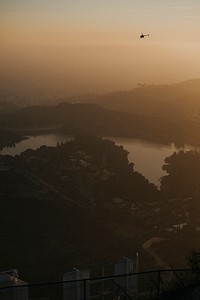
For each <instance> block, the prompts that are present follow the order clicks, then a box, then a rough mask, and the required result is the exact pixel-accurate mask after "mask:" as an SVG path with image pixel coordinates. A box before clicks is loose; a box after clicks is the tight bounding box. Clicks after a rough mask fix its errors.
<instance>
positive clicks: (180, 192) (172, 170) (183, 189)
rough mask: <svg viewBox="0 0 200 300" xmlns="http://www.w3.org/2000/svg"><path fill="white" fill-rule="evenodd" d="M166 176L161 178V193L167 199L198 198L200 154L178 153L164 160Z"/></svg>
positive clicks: (199, 192)
mask: <svg viewBox="0 0 200 300" xmlns="http://www.w3.org/2000/svg"><path fill="white" fill-rule="evenodd" d="M163 170H165V171H166V172H167V173H168V175H166V176H164V177H162V178H161V191H162V192H163V193H165V194H166V195H167V196H168V197H181V198H187V197H192V198H193V199H196V200H198V199H199V197H200V152H199V151H198V150H190V151H186V152H184V151H179V152H178V153H176V152H175V153H174V154H173V155H171V156H170V157H167V158H166V159H165V165H164V166H163Z"/></svg>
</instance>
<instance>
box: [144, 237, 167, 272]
mask: <svg viewBox="0 0 200 300" xmlns="http://www.w3.org/2000/svg"><path fill="white" fill-rule="evenodd" d="M166 240H168V239H166V238H159V237H153V238H151V239H149V240H147V241H146V242H144V244H143V245H142V248H143V249H144V250H145V251H146V252H147V253H149V254H150V255H151V256H152V257H153V258H154V259H155V261H156V263H157V264H158V265H159V266H160V267H161V268H163V269H168V268H169V264H168V263H167V262H165V261H164V260H163V258H162V257H161V256H160V255H159V254H158V253H157V252H156V251H155V250H154V249H153V248H152V245H153V244H155V243H160V242H162V241H166Z"/></svg>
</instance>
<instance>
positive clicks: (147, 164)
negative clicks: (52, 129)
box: [0, 134, 194, 186]
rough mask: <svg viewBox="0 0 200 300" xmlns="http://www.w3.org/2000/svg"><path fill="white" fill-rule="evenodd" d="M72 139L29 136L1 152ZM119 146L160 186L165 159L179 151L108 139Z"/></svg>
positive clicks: (19, 150) (135, 140) (121, 139)
mask: <svg viewBox="0 0 200 300" xmlns="http://www.w3.org/2000/svg"><path fill="white" fill-rule="evenodd" d="M70 139H72V137H70V136H69V137H66V136H64V135H60V134H47V135H38V136H29V137H28V139H27V140H24V141H21V142H20V143H17V144H16V145H15V147H13V148H4V149H3V150H2V151H0V154H2V155H6V154H8V155H13V156H14V155H17V154H20V153H21V152H23V151H25V150H26V149H33V150H35V149H37V148H39V147H40V146H42V145H46V146H56V144H57V143H60V142H65V141H68V140H70ZM108 139H110V140H113V141H114V142H115V143H116V144H117V145H122V146H123V147H124V149H126V150H127V151H128V152H129V156H128V157H129V161H130V162H133V163H134V169H135V170H136V171H138V172H140V173H142V174H143V175H144V176H145V177H146V178H147V179H148V180H149V181H150V182H152V183H154V184H156V185H157V186H159V179H160V177H161V176H163V175H165V174H166V173H165V172H164V171H163V170H162V166H163V165H164V159H165V158H166V157H168V156H170V155H171V154H173V153H174V152H175V151H179V150H180V148H179V149H177V148H176V147H175V146H174V144H170V145H162V144H156V143H151V142H147V141H143V140H138V139H128V138H117V137H108ZM181 149H183V150H191V149H194V147H192V146H187V145H185V146H184V147H182V148H181Z"/></svg>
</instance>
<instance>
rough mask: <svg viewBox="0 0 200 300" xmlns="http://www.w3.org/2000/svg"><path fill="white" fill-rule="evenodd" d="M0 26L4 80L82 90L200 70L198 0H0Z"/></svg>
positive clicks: (196, 74) (9, 84)
mask: <svg viewBox="0 0 200 300" xmlns="http://www.w3.org/2000/svg"><path fill="white" fill-rule="evenodd" d="M0 28H1V29H0V30H1V31H0V38H1V42H0V52H1V53H0V54H1V55H0V87H6V88H13V87H15V88H16V87H18V88H24V87H26V88H36V87H39V88H40V87H41V88H60V89H65V90H66V91H67V92H68V94H75V93H76V94H78V93H85V92H94V91H97V92H106V91H110V90H120V89H130V88H132V87H134V86H136V85H137V83H171V82H179V81H182V80H186V79H191V78H200V54H199V53H200V1H199V0H168V1H167V0H0ZM141 33H149V34H150V36H149V37H146V38H145V39H140V38H139V36H140V34H141Z"/></svg>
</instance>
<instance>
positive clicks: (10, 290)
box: [0, 269, 28, 300]
mask: <svg viewBox="0 0 200 300" xmlns="http://www.w3.org/2000/svg"><path fill="white" fill-rule="evenodd" d="M0 299H1V300H28V283H27V282H25V281H23V280H21V279H19V277H18V271H17V270H16V269H13V270H8V271H4V272H0Z"/></svg>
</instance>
